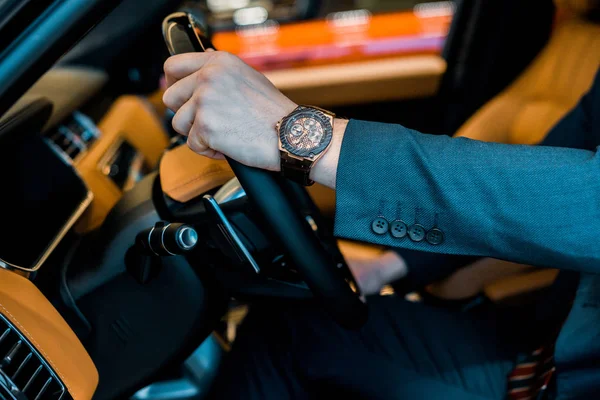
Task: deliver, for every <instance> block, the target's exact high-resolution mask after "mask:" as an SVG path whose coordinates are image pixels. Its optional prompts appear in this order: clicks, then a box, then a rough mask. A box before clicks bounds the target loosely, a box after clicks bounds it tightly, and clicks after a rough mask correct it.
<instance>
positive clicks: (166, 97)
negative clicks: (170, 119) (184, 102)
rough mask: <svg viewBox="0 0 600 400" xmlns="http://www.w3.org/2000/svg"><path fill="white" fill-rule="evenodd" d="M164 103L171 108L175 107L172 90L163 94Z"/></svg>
mask: <svg viewBox="0 0 600 400" xmlns="http://www.w3.org/2000/svg"><path fill="white" fill-rule="evenodd" d="M162 101H163V103H164V104H165V106H167V107H169V108H171V107H172V106H173V105H174V100H173V94H172V90H169V89H167V90H166V91H165V93H163V97H162Z"/></svg>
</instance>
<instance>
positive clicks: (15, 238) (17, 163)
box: [0, 123, 89, 268]
mask: <svg viewBox="0 0 600 400" xmlns="http://www.w3.org/2000/svg"><path fill="white" fill-rule="evenodd" d="M19 127H20V124H18V123H17V124H14V123H13V124H11V126H10V129H11V130H14V131H15V132H14V134H12V135H10V136H12V137H13V139H11V140H1V139H3V138H4V137H5V136H8V135H4V134H5V133H6V132H4V131H2V127H0V133H1V134H3V136H0V187H1V188H2V195H1V200H0V221H2V223H3V229H2V230H0V232H1V233H0V259H2V260H3V261H5V262H7V263H10V264H13V265H16V266H19V267H23V268H34V267H36V266H37V264H39V263H40V262H42V261H43V260H44V259H45V257H46V256H47V255H48V254H47V253H48V252H49V251H50V250H51V249H52V247H54V245H55V244H56V243H57V242H58V240H59V239H60V237H61V236H62V235H64V233H65V231H66V230H67V229H68V227H69V226H70V225H69V222H70V223H71V224H72V223H73V222H74V221H73V219H74V218H73V217H74V216H77V215H78V213H79V214H80V213H81V212H82V211H83V209H84V206H86V205H87V199H88V193H89V192H88V189H87V187H86V186H85V184H84V183H83V181H82V180H81V178H80V177H79V176H78V175H77V174H76V173H75V171H74V170H73V167H72V166H71V165H69V163H68V162H67V161H65V160H64V159H63V158H62V157H61V156H60V155H59V153H58V152H57V151H55V150H54V149H53V148H51V147H50V146H51V145H50V144H49V143H47V142H46V141H45V139H43V138H42V137H41V134H37V132H18V131H19ZM23 128H26V127H25V126H23ZM14 137H16V139H14Z"/></svg>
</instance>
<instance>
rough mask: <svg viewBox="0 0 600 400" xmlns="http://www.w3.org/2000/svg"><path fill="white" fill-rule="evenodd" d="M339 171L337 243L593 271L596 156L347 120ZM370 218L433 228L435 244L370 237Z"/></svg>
mask: <svg viewBox="0 0 600 400" xmlns="http://www.w3.org/2000/svg"><path fill="white" fill-rule="evenodd" d="M365 136H368V140H365V139H364V138H365ZM338 163H339V166H338V170H337V174H336V179H335V181H336V188H337V212H336V224H335V225H336V234H337V235H338V236H341V237H346V238H350V239H354V240H361V241H368V242H373V243H377V244H380V245H384V246H390V247H399V248H407V249H411V250H417V251H428V252H436V253H446V254H464V255H473V256H489V257H494V258H502V259H508V260H511V261H515V262H524V263H530V264H533V265H540V266H549V267H564V266H567V265H568V266H571V267H573V268H575V269H579V270H596V269H597V265H600V253H599V252H598V251H597V249H596V247H597V246H595V242H596V238H597V236H598V234H600V224H599V223H598V221H600V198H599V197H598V193H599V191H598V187H599V186H600V180H598V178H597V177H598V171H600V156H599V155H598V154H597V153H595V152H591V151H585V150H575V149H564V148H549V147H532V146H513V145H502V144H494V143H484V142H478V141H473V140H469V139H462V138H461V139H451V138H448V137H442V136H431V135H424V134H420V133H418V132H415V131H411V130H409V129H406V128H404V127H402V126H399V125H389V124H378V123H368V122H361V121H351V123H350V125H349V126H348V128H347V129H346V132H345V135H344V141H343V146H342V150H341V152H340V158H339V161H338ZM378 217H383V218H385V219H386V220H387V221H390V222H391V221H394V220H396V219H401V220H403V221H405V222H406V224H407V225H408V226H411V225H413V224H416V223H418V224H419V225H421V226H423V227H424V229H425V230H430V229H432V228H434V227H437V228H439V229H441V230H442V231H443V232H444V234H445V238H444V241H443V243H441V244H437V245H434V244H431V243H428V241H427V240H424V239H423V238H421V240H411V239H409V237H403V238H400V239H399V238H394V237H392V235H391V234H389V233H387V232H381V233H378V232H375V231H374V230H373V227H372V223H373V221H374V220H375V219H376V218H378ZM409 267H411V266H409Z"/></svg>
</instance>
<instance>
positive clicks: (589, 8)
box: [554, 0, 600, 14]
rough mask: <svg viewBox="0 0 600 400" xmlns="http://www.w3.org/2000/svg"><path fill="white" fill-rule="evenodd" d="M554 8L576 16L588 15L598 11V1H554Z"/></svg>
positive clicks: (599, 5)
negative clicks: (565, 10)
mask: <svg viewBox="0 0 600 400" xmlns="http://www.w3.org/2000/svg"><path fill="white" fill-rule="evenodd" d="M554 4H556V7H558V8H563V9H568V10H570V11H572V12H576V13H578V14H588V13H590V12H593V11H598V10H600V0H554Z"/></svg>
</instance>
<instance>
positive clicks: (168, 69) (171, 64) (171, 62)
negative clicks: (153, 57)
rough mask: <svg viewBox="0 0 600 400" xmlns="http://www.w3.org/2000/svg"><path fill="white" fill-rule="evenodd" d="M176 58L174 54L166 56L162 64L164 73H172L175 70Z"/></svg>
mask: <svg viewBox="0 0 600 400" xmlns="http://www.w3.org/2000/svg"><path fill="white" fill-rule="evenodd" d="M176 65H177V59H176V57H175V56H172V57H169V58H167V60H166V61H165V63H164V65H163V70H164V71H165V74H167V75H172V74H173V73H174V72H175V71H176Z"/></svg>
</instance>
